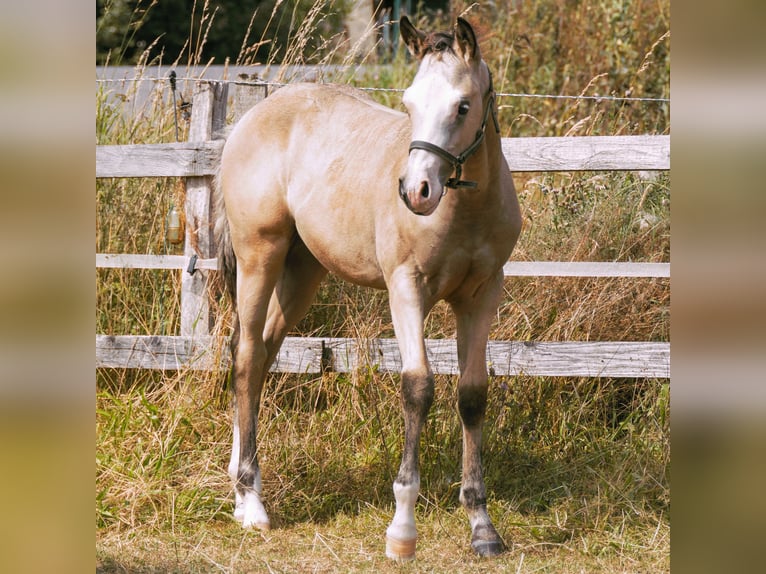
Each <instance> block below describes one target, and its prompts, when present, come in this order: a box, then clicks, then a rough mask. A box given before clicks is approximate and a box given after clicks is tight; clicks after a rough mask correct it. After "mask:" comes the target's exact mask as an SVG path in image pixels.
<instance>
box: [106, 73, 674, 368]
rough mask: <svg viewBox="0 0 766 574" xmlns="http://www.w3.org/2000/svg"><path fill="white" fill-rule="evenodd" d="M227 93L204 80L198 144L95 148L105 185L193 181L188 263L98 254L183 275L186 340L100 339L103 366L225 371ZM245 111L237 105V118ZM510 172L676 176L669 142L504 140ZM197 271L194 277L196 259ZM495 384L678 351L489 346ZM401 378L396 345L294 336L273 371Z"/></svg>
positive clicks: (447, 344) (574, 265) (584, 267)
mask: <svg viewBox="0 0 766 574" xmlns="http://www.w3.org/2000/svg"><path fill="white" fill-rule="evenodd" d="M227 88H228V84H225V83H218V82H201V83H200V84H199V85H198V87H197V92H196V93H195V96H194V99H193V102H192V117H191V121H190V130H189V141H188V142H181V143H170V144H140V145H123V146H96V177H97V178H123V177H185V178H187V180H186V205H185V215H186V221H187V225H186V238H185V248H184V255H138V254H96V267H97V268H125V269H132V268H141V269H182V270H184V271H182V285H181V336H154V335H96V366H97V367H112V368H143V369H182V368H190V369H198V370H216V369H222V368H226V367H227V365H228V353H225V352H223V351H222V349H224V348H225V340H223V339H221V338H214V337H211V336H210V331H211V327H212V317H211V314H210V312H209V304H208V299H207V297H208V295H207V289H206V285H207V277H208V273H209V271H211V270H215V269H217V263H218V262H217V260H216V259H215V258H214V257H213V252H214V249H213V247H214V246H213V238H212V234H211V229H212V226H211V225H210V221H211V212H210V210H211V207H210V205H211V204H210V201H211V193H212V176H213V175H214V174H215V173H216V170H217V166H218V162H219V161H220V156H221V150H222V147H223V141H222V140H217V139H213V137H214V134H215V133H216V132H217V131H219V130H220V129H221V128H222V127H223V123H224V118H225V116H226V103H227V96H228V92H227ZM236 109H237V103H236V101H235V110H236ZM502 146H503V154H504V155H505V157H506V159H507V161H508V165H509V167H510V168H511V171H514V172H549V171H615V170H626V171H628V170H641V171H655V170H660V171H661V170H668V169H670V137H669V136H654V135H652V136H608V137H602V136H598V137H595V136H594V137H565V138H503V140H502ZM193 257H194V258H195V261H194V269H195V270H196V271H195V272H194V273H188V272H187V269H188V267H189V264H190V261H191V259H192V258H193ZM504 272H505V275H506V276H568V277H670V264H669V263H638V262H636V263H634V262H556V261H545V262H543V261H510V262H508V263H507V264H506V265H505V266H504ZM427 350H428V355H429V359H430V361H431V365H432V369H433V371H434V373H436V374H457V351H456V344H455V341H454V340H451V339H443V340H442V339H439V340H433V339H432V340H428V341H427ZM487 363H488V365H489V370H490V373H491V374H493V375H518V374H527V375H537V376H583V377H641V378H644V377H646V378H669V377H670V343H665V342H518V341H490V342H489V345H488V349H487ZM365 367H368V368H373V369H377V370H380V371H392V372H398V371H399V370H400V368H401V358H400V356H399V350H398V348H397V346H396V340H395V339H373V340H370V341H356V340H354V339H342V338H311V337H288V338H287V339H286V340H285V342H284V344H283V346H282V349H281V351H280V353H279V356H278V357H277V359H276V361H275V363H274V365H273V366H272V369H271V370H272V371H278V372H290V373H320V372H323V371H326V370H332V371H336V372H347V371H351V370H355V369H359V368H365Z"/></svg>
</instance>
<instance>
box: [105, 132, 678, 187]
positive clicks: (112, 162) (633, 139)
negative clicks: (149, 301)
mask: <svg viewBox="0 0 766 574" xmlns="http://www.w3.org/2000/svg"><path fill="white" fill-rule="evenodd" d="M502 146H503V154H504V155H505V157H506V160H507V161H508V166H509V167H510V169H511V171H516V172H523V171H584V170H593V171H598V170H609V171H614V170H648V171H651V170H668V169H670V136H657V135H649V136H582V137H546V138H503V140H502ZM222 147H223V141H222V140H214V141H207V142H204V141H199V142H184V143H169V144H145V145H125V146H96V177H166V176H167V177H173V176H178V177H186V176H202V175H211V174H214V173H215V170H216V168H217V166H218V162H219V160H220V157H221V149H222Z"/></svg>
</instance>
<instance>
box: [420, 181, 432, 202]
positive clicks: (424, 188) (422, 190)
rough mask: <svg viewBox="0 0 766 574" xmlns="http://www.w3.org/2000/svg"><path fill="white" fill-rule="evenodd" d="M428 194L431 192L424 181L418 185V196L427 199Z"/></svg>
mask: <svg viewBox="0 0 766 574" xmlns="http://www.w3.org/2000/svg"><path fill="white" fill-rule="evenodd" d="M430 194H431V190H430V189H428V182H427V181H424V182H423V183H421V184H420V195H421V196H423V197H424V198H426V199H427V198H428V196H429V195H430Z"/></svg>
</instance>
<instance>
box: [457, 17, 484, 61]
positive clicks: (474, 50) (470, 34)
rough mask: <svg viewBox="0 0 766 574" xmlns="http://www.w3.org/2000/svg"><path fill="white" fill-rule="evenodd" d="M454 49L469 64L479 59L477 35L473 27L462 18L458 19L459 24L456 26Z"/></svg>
mask: <svg viewBox="0 0 766 574" xmlns="http://www.w3.org/2000/svg"><path fill="white" fill-rule="evenodd" d="M453 49H454V50H455V53H456V54H458V55H459V56H461V57H462V58H463V59H464V60H465V61H466V63H468V64H470V63H472V62H473V61H475V60H478V59H479V43H478V42H477V41H476V34H475V33H474V31H473V28H472V27H471V25H470V24H469V23H468V22H467V21H466V20H464V19H463V18H460V17H458V19H457V24H455V42H454V45H453Z"/></svg>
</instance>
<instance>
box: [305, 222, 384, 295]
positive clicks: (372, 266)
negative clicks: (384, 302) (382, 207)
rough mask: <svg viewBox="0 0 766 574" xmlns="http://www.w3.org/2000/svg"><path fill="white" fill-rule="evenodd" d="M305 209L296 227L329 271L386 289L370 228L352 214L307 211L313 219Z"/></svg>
mask: <svg viewBox="0 0 766 574" xmlns="http://www.w3.org/2000/svg"><path fill="white" fill-rule="evenodd" d="M305 209H306V208H304V210H301V211H299V212H297V213H295V227H296V229H297V231H298V235H299V236H300V237H301V239H302V240H303V242H304V243H305V244H306V247H308V249H309V251H311V253H312V254H313V255H314V257H316V258H317V260H318V261H319V262H320V263H321V264H322V265H323V266H324V267H325V269H327V270H328V271H330V272H332V273H334V274H335V275H337V276H338V277H340V278H342V279H344V280H346V281H350V282H351V283H355V284H357V285H363V286H366V287H375V288H378V289H383V288H385V282H384V280H383V273H382V271H381V269H380V265H379V264H378V260H377V257H376V256H375V240H374V235H373V234H372V233H371V229H370V228H369V226H367V225H363V224H362V222H360V221H358V219H359V218H355V217H353V216H351V215H350V214H349V216H348V217H343V216H342V215H339V214H338V213H337V212H336V213H332V210H328V209H319V208H318V209H311V208H307V209H308V211H309V212H310V215H306V212H305ZM341 213H342V212H341Z"/></svg>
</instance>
